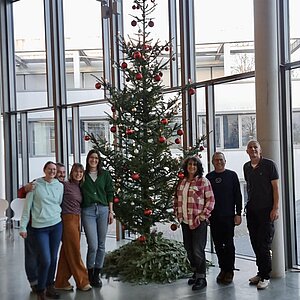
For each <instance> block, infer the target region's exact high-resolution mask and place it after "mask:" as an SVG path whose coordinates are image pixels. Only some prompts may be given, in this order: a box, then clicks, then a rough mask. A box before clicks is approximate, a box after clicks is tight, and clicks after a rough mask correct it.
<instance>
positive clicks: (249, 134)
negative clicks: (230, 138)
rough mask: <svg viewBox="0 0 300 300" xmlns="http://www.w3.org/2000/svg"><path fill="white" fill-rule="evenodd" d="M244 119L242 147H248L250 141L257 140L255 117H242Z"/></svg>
mask: <svg viewBox="0 0 300 300" xmlns="http://www.w3.org/2000/svg"><path fill="white" fill-rule="evenodd" d="M241 119H242V146H244V147H246V146H247V143H248V142H249V141H250V140H253V139H256V118H255V115H251V116H241Z"/></svg>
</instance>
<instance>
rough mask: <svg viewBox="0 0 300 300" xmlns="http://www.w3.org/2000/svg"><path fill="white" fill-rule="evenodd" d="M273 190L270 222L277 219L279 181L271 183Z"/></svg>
mask: <svg viewBox="0 0 300 300" xmlns="http://www.w3.org/2000/svg"><path fill="white" fill-rule="evenodd" d="M271 184H272V188H273V208H272V210H271V213H270V219H271V221H272V222H273V221H275V220H277V219H278V218H279V179H275V180H272V181H271Z"/></svg>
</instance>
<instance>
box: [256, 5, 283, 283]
mask: <svg viewBox="0 0 300 300" xmlns="http://www.w3.org/2000/svg"><path fill="white" fill-rule="evenodd" d="M277 17H278V16H277V1H274V0H264V1H261V0H254V24H255V25H254V41H255V80H256V120H257V138H258V141H259V142H260V144H261V147H262V152H263V156H265V157H267V158H270V159H272V160H274V161H275V162H276V164H277V166H278V171H279V174H281V167H280V162H281V160H280V131H279V125H280V124H279V75H280V70H279V53H278V36H277V24H278V23H277V21H278V20H277ZM281 194H282V193H281ZM282 201H283V199H282V197H281V198H280V216H279V219H278V220H277V221H276V222H275V230H276V232H275V237H274V241H273V245H272V268H273V271H272V277H283V276H285V261H284V247H283V244H284V238H283V214H282Z"/></svg>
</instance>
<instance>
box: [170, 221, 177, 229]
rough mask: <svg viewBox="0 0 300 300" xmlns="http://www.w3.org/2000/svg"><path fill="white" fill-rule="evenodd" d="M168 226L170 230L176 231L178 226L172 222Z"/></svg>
mask: <svg viewBox="0 0 300 300" xmlns="http://www.w3.org/2000/svg"><path fill="white" fill-rule="evenodd" d="M170 228H171V230H172V231H176V230H177V228H178V226H177V224H175V223H174V224H171V226H170Z"/></svg>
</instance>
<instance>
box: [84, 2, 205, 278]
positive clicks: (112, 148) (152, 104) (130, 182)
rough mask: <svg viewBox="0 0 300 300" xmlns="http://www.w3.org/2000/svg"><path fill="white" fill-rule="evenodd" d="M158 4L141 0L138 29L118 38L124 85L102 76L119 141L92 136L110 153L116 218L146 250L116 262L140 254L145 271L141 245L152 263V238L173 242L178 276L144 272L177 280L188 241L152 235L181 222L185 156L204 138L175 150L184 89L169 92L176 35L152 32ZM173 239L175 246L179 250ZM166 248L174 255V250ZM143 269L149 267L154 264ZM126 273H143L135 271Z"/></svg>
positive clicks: (135, 18) (135, 5)
mask: <svg viewBox="0 0 300 300" xmlns="http://www.w3.org/2000/svg"><path fill="white" fill-rule="evenodd" d="M156 6H157V4H156V3H155V1H154V0H151V1H150V0H134V1H133V6H132V9H133V11H134V13H135V14H134V15H133V16H132V21H131V26H133V27H134V28H135V29H136V33H135V35H134V37H132V38H131V37H128V38H127V40H125V39H124V38H123V37H121V36H119V37H118V40H119V43H120V46H121V49H122V51H123V55H124V56H123V60H122V61H120V62H115V63H114V64H115V67H116V68H118V69H119V70H120V72H121V73H122V74H123V78H124V82H123V84H122V88H120V89H118V88H116V87H114V86H112V85H111V84H110V83H109V82H107V81H106V80H105V79H103V78H97V77H95V78H96V80H97V82H96V85H95V86H96V88H98V89H100V88H103V89H105V90H106V91H107V93H106V94H107V95H108V96H107V100H108V102H109V103H110V105H111V113H109V114H107V115H108V118H109V122H110V126H111V127H110V131H111V132H112V133H113V142H112V143H109V142H108V141H106V140H103V139H102V138H101V137H100V136H97V135H94V134H89V133H88V138H90V139H91V141H92V143H93V144H94V148H96V149H98V150H99V151H100V153H101V154H102V156H103V163H104V165H105V167H106V168H108V169H109V170H110V171H111V174H112V176H113V179H114V183H115V197H114V200H113V201H114V211H115V214H116V218H117V219H118V220H119V221H120V222H121V223H122V226H123V228H124V229H127V230H129V231H131V232H135V233H138V234H139V238H138V239H137V240H136V241H135V243H137V244H135V246H133V247H137V249H138V250H137V249H135V248H134V249H135V250H133V249H131V250H130V251H127V252H126V258H125V261H124V259H120V257H121V256H122V254H121V252H122V248H121V251H120V250H118V252H117V253H118V254H117V257H114V258H108V259H109V260H110V263H113V264H116V263H117V262H116V260H119V261H122V263H123V264H124V263H125V264H126V265H128V266H129V265H130V264H131V265H132V263H131V262H128V261H129V260H130V258H129V257H128V252H130V253H135V254H134V258H133V259H134V261H135V263H134V266H135V270H138V267H137V266H136V265H135V264H136V262H137V261H136V259H137V256H139V257H141V253H140V251H141V252H142V253H145V251H146V252H147V251H148V253H146V254H145V255H146V257H147V259H144V261H148V259H150V260H151V259H152V258H149V257H150V256H151V254H150V252H151V251H152V250H150V248H151V247H149V245H150V244H151V245H156V246H155V247H154V248H156V250H154V255H156V254H157V251H159V249H157V247H158V244H160V246H166V243H169V246H168V247H169V249H171V248H172V253H170V255H171V256H172V257H173V256H174V255H175V256H176V254H175V252H174V251H175V249H178V251H179V252H180V254H178V257H177V258H174V262H173V265H171V266H169V268H170V267H171V268H172V270H173V268H174V267H175V269H176V270H175V271H174V272H173V274H172V272H171V271H170V270H169V271H167V273H168V272H169V274H171V275H166V276H165V277H164V276H161V274H159V275H157V274H155V275H153V273H151V275H149V274H146V275H145V274H144V275H145V276H144V277H143V278H144V279H143V280H144V281H149V280H151V278H150V279H149V276H150V277H152V280H154V281H166V280H167V281H169V280H170V278H171V279H172V280H173V279H176V278H178V277H180V276H182V275H183V274H185V273H186V272H187V270H188V267H187V264H186V258H185V251H184V250H183V248H182V245H177V244H176V245H175V244H174V243H175V242H173V241H172V242H170V241H167V240H165V239H163V238H162V236H161V235H159V234H156V233H151V229H152V227H153V225H155V224H156V223H164V222H172V221H174V214H173V209H172V206H173V195H174V192H175V188H176V184H177V181H178V177H179V178H180V177H181V176H182V175H183V174H182V173H181V172H180V164H181V160H182V157H183V155H187V154H189V153H193V154H195V153H196V152H199V151H201V150H202V149H200V146H201V145H200V143H201V142H202V138H201V139H200V140H199V142H198V143H197V145H196V148H190V149H189V150H188V151H184V152H181V154H180V155H177V156H176V155H174V153H172V151H171V147H172V145H179V146H180V145H181V143H182V140H181V139H182V137H183V135H184V131H183V129H182V127H181V124H180V123H177V122H175V119H176V116H177V115H178V114H179V113H180V104H181V103H180V93H179V94H177V95H176V96H175V97H173V98H169V97H166V96H165V95H164V85H163V72H164V70H165V69H166V68H167V66H168V63H169V61H170V59H172V57H171V55H170V50H171V49H170V47H171V44H170V42H169V41H166V42H165V43H160V42H159V41H153V39H152V38H151V30H152V28H153V27H154V26H155V23H154V19H153V18H152V17H151V14H152V12H153V11H154V10H155V8H156ZM163 57H164V58H163ZM166 57H167V58H166ZM182 90H184V91H186V90H187V91H188V93H189V95H193V94H194V93H195V90H194V88H192V87H191V86H188V87H184V88H183V89H182ZM177 119H178V116H177ZM171 228H172V229H173V230H176V229H177V225H175V224H173V227H171ZM170 243H172V245H173V246H172V247H171V248H170ZM146 244H147V250H145V249H144V250H141V249H140V248H139V245H144V246H145V245H146ZM130 247H131V246H130ZM145 247H146V246H145ZM173 248H174V249H173ZM137 252H138V253H139V254H137ZM163 252H165V253H166V255H169V252H168V251H166V250H163ZM175 260H176V263H175ZM127 262H128V263H127ZM165 262H168V260H166V261H165ZM106 263H107V262H106ZM168 263H170V261H169V262H168ZM157 264H158V265H157V266H156V267H155V268H156V269H158V270H159V266H161V267H162V261H161V260H158V261H157ZM163 264H164V263H163ZM106 265H107V264H106ZM115 268H117V267H115ZM142 268H143V272H144V273H145V268H146V267H145V266H142ZM108 269H109V268H108ZM112 269H114V268H112V267H111V266H110V271H112ZM150 269H151V268H150ZM126 272H127V273H128V274H131V275H132V274H135V272H133V271H132V270H131V269H130V270H127V271H126ZM117 273H118V272H116V274H117ZM146 273H147V272H146ZM116 274H115V275H116ZM123 275H124V272H123ZM130 279H132V278H130Z"/></svg>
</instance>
